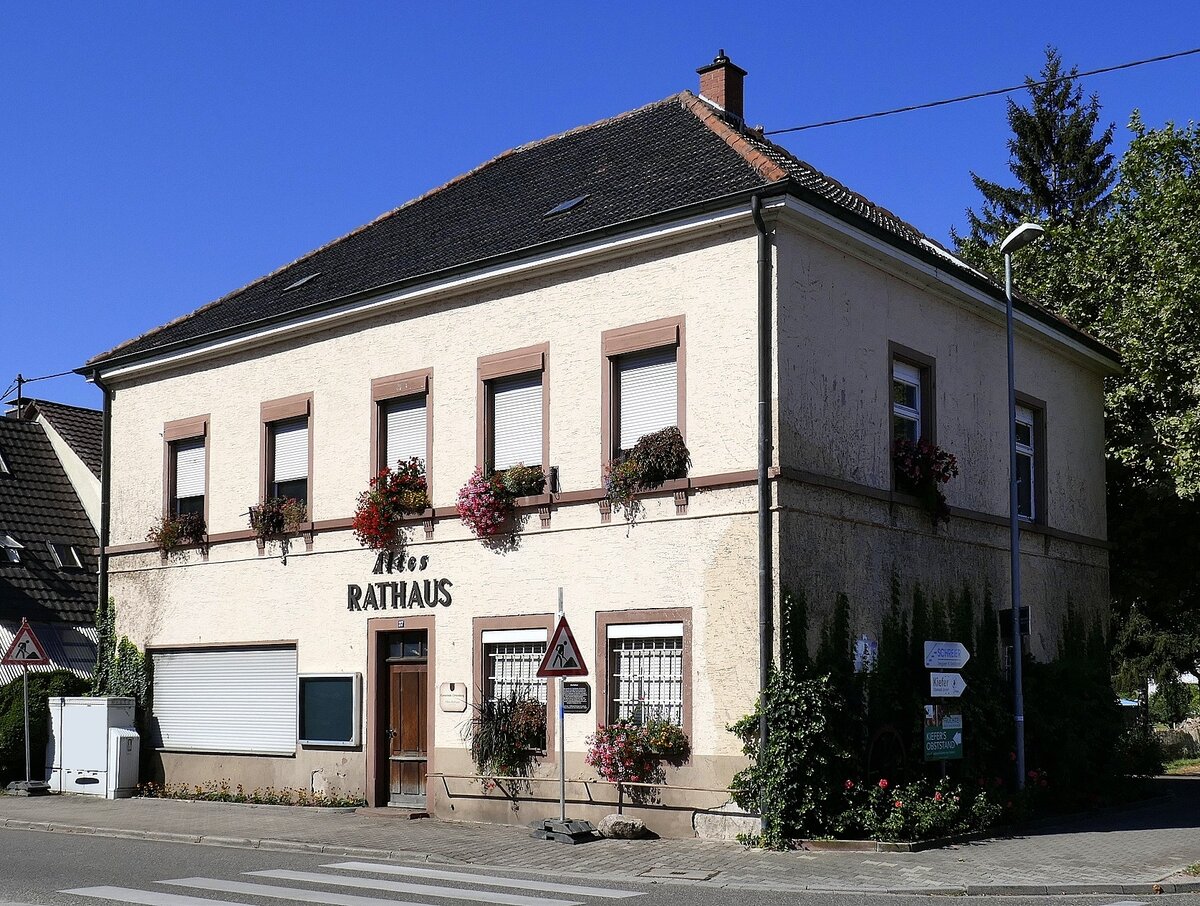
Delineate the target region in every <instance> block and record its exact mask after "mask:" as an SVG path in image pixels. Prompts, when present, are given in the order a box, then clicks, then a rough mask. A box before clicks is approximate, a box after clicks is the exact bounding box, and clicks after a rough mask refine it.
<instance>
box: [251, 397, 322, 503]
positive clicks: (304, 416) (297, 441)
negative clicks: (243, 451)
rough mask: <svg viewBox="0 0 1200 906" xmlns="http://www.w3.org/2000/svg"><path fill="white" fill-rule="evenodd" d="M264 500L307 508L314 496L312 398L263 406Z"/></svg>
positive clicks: (292, 399) (277, 401)
mask: <svg viewBox="0 0 1200 906" xmlns="http://www.w3.org/2000/svg"><path fill="white" fill-rule="evenodd" d="M262 422H263V462H262V479H263V480H262V494H263V497H264V498H267V499H270V498H272V497H280V498H291V499H293V500H298V501H299V502H300V503H302V504H305V505H306V506H307V505H308V502H309V499H310V495H311V494H312V456H311V455H310V454H311V447H312V438H311V436H310V435H311V427H312V424H311V422H312V395H311V394H302V395H300V396H292V397H288V398H286V399H282V400H275V401H273V402H270V403H263V404H262Z"/></svg>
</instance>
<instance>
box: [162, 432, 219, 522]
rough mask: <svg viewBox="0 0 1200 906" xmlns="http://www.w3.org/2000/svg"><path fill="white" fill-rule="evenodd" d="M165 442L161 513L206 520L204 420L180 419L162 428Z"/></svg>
mask: <svg viewBox="0 0 1200 906" xmlns="http://www.w3.org/2000/svg"><path fill="white" fill-rule="evenodd" d="M163 440H164V441H165V442H166V447H165V463H164V481H163V498H164V499H163V512H165V513H168V514H169V515H171V516H182V515H184V514H194V515H196V516H199V517H200V518H201V519H206V518H207V507H206V505H205V503H206V499H207V497H206V495H207V486H208V416H207V415H201V416H198V417H196V418H184V419H180V420H178V421H173V422H167V423H166V424H165V425H164V426H163Z"/></svg>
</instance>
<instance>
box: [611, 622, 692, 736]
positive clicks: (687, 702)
mask: <svg viewBox="0 0 1200 906" xmlns="http://www.w3.org/2000/svg"><path fill="white" fill-rule="evenodd" d="M628 623H681V624H683V726H682V729H683V732H684V733H686V734H687V738H688V739H689V740H691V738H692V698H693V683H692V608H690V607H660V608H652V609H648V610H598V611H596V702H595V709H596V725H597V726H603V725H604V724H607V723H608V705H609V702H608V681H609V666H608V627H609V626H614V625H620V624H628Z"/></svg>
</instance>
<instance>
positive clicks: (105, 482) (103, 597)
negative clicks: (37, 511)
mask: <svg viewBox="0 0 1200 906" xmlns="http://www.w3.org/2000/svg"><path fill="white" fill-rule="evenodd" d="M92 383H93V384H95V385H96V386H97V387H99V388H100V392H101V393H102V394H104V430H103V435H102V436H103V440H102V441H101V454H100V456H101V458H100V531H99V536H100V553H99V555H98V557H97V563H98V569H99V570H100V574H99V575H98V576H97V577H96V614H97V616H99V615H101V614H104V613H106V612H107V611H108V514H109V505H108V502H109V496H110V491H111V487H112V481H111V478H110V476H111V474H112V391H111V390H109V389H108V387H106V386H105V385H104V383H103V382H102V381H101V380H100V373H99V372H98V371H93V372H92Z"/></svg>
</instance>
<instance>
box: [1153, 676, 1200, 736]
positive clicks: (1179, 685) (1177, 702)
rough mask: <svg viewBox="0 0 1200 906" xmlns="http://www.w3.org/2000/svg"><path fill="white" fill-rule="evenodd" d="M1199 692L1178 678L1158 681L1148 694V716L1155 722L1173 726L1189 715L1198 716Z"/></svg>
mask: <svg viewBox="0 0 1200 906" xmlns="http://www.w3.org/2000/svg"><path fill="white" fill-rule="evenodd" d="M1198 701H1200V693H1197V691H1196V686H1194V685H1189V684H1187V683H1184V682H1180V681H1179V680H1177V679H1175V680H1170V681H1168V682H1165V683H1160V684H1159V686H1158V688H1157V689H1155V690H1154V694H1153V695H1151V696H1150V716H1151V717H1152V718H1154V720H1155V721H1156V722H1157V723H1160V724H1167V725H1168V726H1172V727H1173V726H1175V724H1177V723H1180V722H1181V721H1184V720H1187V719H1188V718H1189V717H1200V704H1198Z"/></svg>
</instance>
